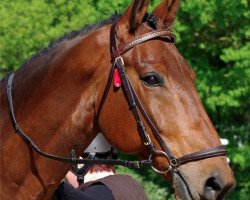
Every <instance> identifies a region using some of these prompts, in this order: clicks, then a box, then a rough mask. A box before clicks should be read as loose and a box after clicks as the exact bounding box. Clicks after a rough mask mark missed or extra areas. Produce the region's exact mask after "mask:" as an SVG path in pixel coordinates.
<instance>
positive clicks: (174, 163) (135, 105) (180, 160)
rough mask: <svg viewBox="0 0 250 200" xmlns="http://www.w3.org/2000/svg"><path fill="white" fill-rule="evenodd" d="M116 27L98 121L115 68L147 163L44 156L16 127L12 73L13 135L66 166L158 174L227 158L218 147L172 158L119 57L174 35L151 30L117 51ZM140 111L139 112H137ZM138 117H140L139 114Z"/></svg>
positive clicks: (72, 153) (9, 101)
mask: <svg viewBox="0 0 250 200" xmlns="http://www.w3.org/2000/svg"><path fill="white" fill-rule="evenodd" d="M115 26H116V22H115V23H113V24H112V27H111V31H110V44H111V58H112V67H111V69H110V74H109V77H108V81H107V84H106V88H105V89H104V92H103V96H102V99H101V101H100V104H99V107H98V111H97V115H96V117H97V119H99V116H100V113H101V110H102V108H103V105H104V103H105V100H106V98H107V95H108V91H109V89H110V87H111V83H112V79H113V74H114V71H115V69H117V70H118V72H119V75H120V78H121V82H122V87H123V89H124V90H123V91H124V95H125V96H126V99H127V101H128V105H129V108H130V110H131V111H132V114H133V116H134V119H135V121H136V123H137V130H138V133H139V135H140V137H141V139H142V141H143V143H144V145H145V146H147V147H148V149H149V152H150V156H149V158H148V160H141V161H126V160H112V159H107V160H105V159H94V160H92V159H77V158H76V155H75V151H74V150H72V151H71V157H61V156H57V155H53V154H49V153H46V152H44V151H42V150H40V149H39V148H38V147H37V145H36V144H35V143H34V142H33V141H32V140H31V139H30V138H29V137H28V136H27V135H26V134H25V132H23V131H22V129H21V128H20V127H19V125H18V123H17V121H16V118H15V114H14V107H13V98H12V82H13V78H14V74H11V75H10V76H9V78H8V83H7V98H8V106H9V113H10V116H11V121H12V125H13V127H14V129H15V132H16V133H18V134H19V136H20V137H21V138H22V139H23V140H24V141H25V142H26V143H27V144H28V145H30V147H31V148H32V149H33V150H35V151H36V152H37V153H39V154H40V155H42V156H44V157H46V158H49V159H53V160H57V161H62V162H67V163H72V164H73V165H76V164H110V165H121V166H124V167H130V168H141V167H152V169H153V170H154V171H156V172H158V173H162V174H165V173H168V172H169V171H170V172H172V173H174V172H175V170H176V169H177V168H178V167H179V166H180V165H183V164H185V163H188V162H192V161H197V160H201V159H206V158H210V157H216V156H225V155H226V149H225V147H224V146H217V147H213V148H209V149H206V150H202V151H198V152H194V153H191V154H187V155H184V156H182V157H175V156H174V155H173V154H172V152H171V150H170V148H169V147H168V145H167V143H165V142H164V140H163V139H162V137H161V135H160V134H159V132H158V130H157V129H156V127H155V126H154V124H153V123H152V121H151V119H150V118H149V116H148V114H147V113H146V111H145V109H144V107H143V105H142V103H141V102H140V99H139V98H138V96H137V94H136V92H135V90H134V88H133V86H132V84H131V82H130V81H129V78H128V75H127V74H126V70H125V66H124V61H123V58H122V57H121V55H122V54H124V53H126V52H127V51H128V50H130V49H131V48H133V47H134V46H136V45H138V44H141V43H144V42H146V41H148V40H151V39H160V38H165V39H168V40H169V41H172V42H173V39H174V38H175V35H174V33H173V32H172V31H170V30H164V29H163V30H155V31H151V32H149V33H146V34H144V35H142V36H140V37H138V38H136V39H134V40H132V41H131V42H129V43H127V44H125V45H124V46H122V47H121V48H118V46H117V43H116V40H117V38H116V32H115ZM139 112H140V113H139ZM140 114H141V115H140ZM141 116H142V117H143V118H144V120H145V121H146V123H147V125H148V126H149V128H150V129H151V132H152V133H153V136H154V138H155V139H156V140H157V142H158V143H159V144H160V146H161V148H162V150H157V149H156V148H155V145H154V144H153V143H152V141H151V138H150V136H149V134H148V132H147V130H146V128H145V126H144V124H143V121H142V119H141ZM157 156H158V157H165V158H166V159H167V160H168V162H169V166H168V168H167V169H166V170H159V169H157V168H156V167H155V166H154V165H153V159H154V158H155V157H157Z"/></svg>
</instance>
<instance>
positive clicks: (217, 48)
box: [0, 0, 250, 199]
mask: <svg viewBox="0 0 250 200" xmlns="http://www.w3.org/2000/svg"><path fill="white" fill-rule="evenodd" d="M159 2H160V0H153V1H151V7H150V10H152V9H153V7H155V5H157V4H158V3H159ZM129 3H130V0H114V1H107V0H72V1H67V0H44V1H35V0H21V1H19V0H12V1H9V0H8V1H7V0H1V1H0V76H3V75H4V74H5V73H6V72H9V71H13V70H16V69H17V68H19V66H20V65H21V63H22V62H24V61H25V60H26V59H28V58H29V57H30V56H31V55H32V54H34V53H35V52H37V51H38V50H39V49H41V48H43V47H45V46H47V45H48V44H49V43H50V42H51V41H52V40H55V39H57V38H59V37H60V36H62V35H63V34H64V33H65V32H69V31H71V30H74V29H79V28H81V27H82V26H83V25H84V24H88V23H93V22H95V21H99V20H103V19H105V18H107V17H108V16H109V15H111V14H112V13H113V12H114V11H115V10H117V11H118V12H119V11H123V10H124V9H125V8H126V6H127V5H128V4H129ZM249 21H250V9H249V1H248V0H238V1H231V0H220V1H219V0H210V1H206V0H182V4H181V8H180V11H179V13H178V17H177V21H176V27H175V32H176V35H177V47H178V49H179V50H180V52H181V53H182V55H183V56H184V57H185V58H186V59H187V61H188V62H189V64H190V65H191V66H192V67H193V69H194V70H195V71H196V74H197V81H196V85H197V88H198V90H199V93H200V96H201V97H202V100H203V103H204V105H205V107H206V110H207V112H208V114H209V116H210V117H211V119H212V121H213V122H214V124H215V126H216V128H217V130H218V132H219V133H220V135H221V137H223V138H228V139H229V141H230V144H229V146H228V150H229V154H228V155H229V158H230V160H231V162H230V164H231V166H232V168H233V170H234V173H235V176H236V180H237V186H236V188H235V190H234V192H233V193H232V194H231V195H230V196H229V197H228V199H236V198H238V199H248V198H249V194H250V173H249V170H250V156H249V155H250V125H249V121H250V112H249V111H250V109H249V104H250V98H249V97H250V89H249V88H250V87H249V86H250V41H249V39H250V24H249ZM118 171H119V172H126V173H130V174H131V175H132V176H133V177H135V178H136V179H138V180H139V181H141V182H142V183H143V185H144V187H145V189H146V191H147V194H148V195H149V197H150V199H158V198H159V199H164V197H165V194H166V193H167V192H168V191H169V186H167V184H166V183H164V182H163V180H162V179H161V178H160V177H159V175H156V174H155V173H153V172H152V171H149V170H144V171H136V170H128V169H124V168H119V169H118ZM158 194H159V195H158ZM159 196H161V197H159Z"/></svg>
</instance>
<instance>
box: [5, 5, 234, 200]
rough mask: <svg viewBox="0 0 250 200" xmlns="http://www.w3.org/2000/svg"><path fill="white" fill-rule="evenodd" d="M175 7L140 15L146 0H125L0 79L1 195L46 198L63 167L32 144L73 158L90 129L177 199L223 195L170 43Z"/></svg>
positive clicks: (216, 142)
mask: <svg viewBox="0 0 250 200" xmlns="http://www.w3.org/2000/svg"><path fill="white" fill-rule="evenodd" d="M179 4H180V2H179V0H163V1H162V2H161V3H160V4H159V5H158V6H157V7H156V8H155V9H154V10H153V11H152V12H151V13H150V14H149V13H147V10H148V6H149V0H133V1H132V2H131V4H130V5H129V6H128V8H127V9H126V10H125V12H124V13H123V14H118V15H115V16H112V17H110V18H109V19H107V20H104V21H102V22H100V23H96V24H94V25H92V26H87V27H85V28H83V29H81V30H79V31H78V32H72V33H70V34H68V35H67V36H65V37H64V38H63V39H59V40H58V41H55V42H53V43H52V44H51V45H50V46H49V47H48V48H45V49H43V50H41V51H40V52H39V53H37V54H36V55H34V56H33V57H31V58H30V59H29V60H28V61H27V62H26V63H24V64H23V65H22V66H21V67H20V68H19V69H18V70H17V71H16V72H15V74H14V75H11V76H6V77H5V78H4V79H3V80H2V81H1V84H0V98H1V139H0V142H1V150H0V151H1V165H0V167H1V170H0V176H1V183H0V188H1V196H0V197H1V199H3V200H5V199H10V198H11V199H25V200H26V199H50V198H52V194H53V192H54V190H55V189H56V187H57V185H58V184H59V183H60V181H61V180H62V179H63V177H64V175H65V174H66V172H67V171H68V170H69V169H70V167H71V164H70V163H64V162H59V161H55V160H53V159H47V158H44V156H43V155H40V154H38V153H37V152H36V151H35V150H36V149H35V147H39V148H40V149H42V150H43V151H44V152H50V153H52V154H56V155H60V156H64V155H68V154H69V152H70V150H72V149H75V154H76V155H77V156H78V155H80V154H81V153H82V151H83V150H84V149H85V148H86V147H87V146H88V145H89V144H90V143H91V141H92V140H93V139H94V137H95V136H96V135H97V133H98V132H102V133H103V135H104V136H105V138H106V139H107V140H108V141H109V142H110V144H112V145H113V146H114V147H115V148H116V149H118V150H119V151H122V152H124V153H127V154H134V155H137V156H138V157H139V158H140V159H145V158H149V159H148V161H149V162H150V164H151V165H152V168H153V169H154V170H155V171H157V172H159V173H161V175H162V177H163V178H164V179H165V180H166V181H168V182H171V183H172V185H173V188H174V190H175V198H176V199H207V200H215V199H223V198H224V197H225V196H226V194H227V193H228V192H229V191H230V190H231V189H232V188H233V186H234V184H235V180H234V175H233V172H232V170H231V168H230V167H229V165H228V163H227V159H226V156H225V152H226V151H225V148H224V147H223V146H221V142H220V139H219V137H218V134H217V132H216V130H215V128H214V126H213V125H212V123H211V121H210V119H209V117H208V115H207V114H206V111H205V109H204V107H203V105H202V102H201V100H200V98H199V96H198V92H197V90H196V88H195V84H194V82H195V73H194V71H193V70H192V69H191V68H190V67H189V65H188V64H187V62H186V61H185V59H184V58H183V57H182V56H181V55H180V53H179V52H178V50H177V48H176V46H175V44H174V40H175V36H174V33H173V31H172V29H173V24H174V21H175V16H176V13H177V11H178V8H179ZM190 34H192V33H190ZM6 87H7V88H8V89H7V90H6ZM7 97H8V98H7ZM13 126H14V127H13ZM15 132H16V133H15ZM22 133H26V134H27V135H26V136H27V137H28V138H31V140H32V142H29V140H27V137H24V135H22ZM20 136H21V137H20ZM33 143H34V144H35V145H33ZM31 144H32V145H31ZM34 146H35V147H34Z"/></svg>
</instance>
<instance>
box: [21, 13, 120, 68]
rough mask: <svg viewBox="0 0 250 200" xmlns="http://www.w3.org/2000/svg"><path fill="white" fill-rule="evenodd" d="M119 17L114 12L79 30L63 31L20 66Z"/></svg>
mask: <svg viewBox="0 0 250 200" xmlns="http://www.w3.org/2000/svg"><path fill="white" fill-rule="evenodd" d="M119 17H120V14H118V13H115V14H113V15H112V16H111V17H109V18H107V19H104V20H102V21H99V22H96V23H94V24H87V25H85V26H84V27H83V28H81V29H80V30H73V31H71V32H69V33H65V34H64V35H63V36H61V37H59V38H58V39H56V40H53V41H52V42H51V43H50V44H49V45H48V46H47V47H45V48H43V49H41V50H40V51H38V53H36V54H33V55H32V56H31V57H30V58H29V59H28V60H27V61H25V62H24V63H23V64H22V66H21V67H24V66H25V65H27V64H28V63H30V62H32V61H33V60H35V59H36V58H38V57H40V56H42V55H45V54H47V53H49V52H51V51H52V50H53V49H55V48H57V47H58V46H59V45H60V44H62V43H63V42H65V41H69V40H72V39H74V38H76V37H78V36H80V37H84V36H86V35H88V34H89V33H91V32H93V31H96V30H97V29H99V28H101V27H103V26H105V25H108V24H111V23H113V22H114V21H115V20H117V19H118V18H119Z"/></svg>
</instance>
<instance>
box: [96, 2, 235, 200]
mask: <svg viewBox="0 0 250 200" xmlns="http://www.w3.org/2000/svg"><path fill="white" fill-rule="evenodd" d="M148 5H149V0H138V1H133V2H132V3H131V5H130V6H129V7H128V8H127V10H126V11H125V13H124V14H123V15H122V16H121V17H120V18H119V19H118V21H117V22H116V25H115V27H113V29H114V32H115V33H114V35H115V36H113V37H114V38H113V40H115V42H116V43H117V49H116V51H115V50H114V49H113V51H112V48H113V46H112V44H111V53H113V54H116V55H114V56H113V57H112V58H111V59H113V60H114V59H115V61H113V62H116V61H117V59H120V60H122V61H121V63H122V62H124V63H122V64H121V65H123V64H124V66H125V70H126V74H127V76H128V80H129V81H130V83H129V84H131V86H132V87H133V88H134V91H135V93H136V94H137V96H138V99H139V100H140V101H141V104H142V105H143V107H144V109H145V111H146V113H147V115H148V117H149V119H150V121H151V122H152V123H153V124H154V127H153V128H156V129H157V131H158V133H159V134H160V136H161V138H162V139H161V140H162V141H163V143H165V144H167V146H168V149H169V150H167V151H171V156H172V155H174V156H173V159H175V158H178V157H185V155H187V154H191V156H189V157H192V156H194V154H195V152H199V153H198V154H202V155H203V153H204V152H206V149H209V151H210V150H211V148H212V150H214V148H215V147H217V146H219V145H221V142H220V139H219V137H218V134H217V132H216V130H215V128H214V126H213V125H212V123H211V121H210V119H209V117H208V115H207V114H206V111H205V109H204V107H203V105H202V102H201V100H200V98H199V96H198V92H197V90H196V88H195V73H194V71H193V70H192V69H191V68H190V67H189V65H188V64H187V62H186V61H185V59H184V58H183V57H182V56H181V54H180V53H179V52H178V50H177V48H176V46H175V44H174V42H173V41H174V36H173V35H172V34H171V31H172V27H173V23H174V20H175V16H176V13H177V10H178V7H179V1H178V0H172V1H169V0H164V1H163V2H162V3H161V4H159V5H158V6H157V7H156V8H155V10H154V11H153V12H152V13H151V14H150V15H149V14H147V13H146V12H147V8H148ZM146 18H148V19H146ZM158 30H159V31H160V30H168V31H170V32H169V33H170V34H169V35H167V37H154V38H151V39H149V40H148V39H145V36H146V37H147V36H149V35H147V33H150V32H153V31H155V32H156V31H158ZM159 31H158V32H157V33H159ZM155 32H154V33H155ZM111 34H112V32H111ZM141 36H142V37H141ZM150 36H151V35H150ZM111 37H112V35H111ZM135 38H139V39H137V40H136V39H135ZM144 39H145V40H147V41H145V42H144V41H143V42H138V41H141V40H144ZM111 40H112V38H111ZM129 41H131V43H129V44H128V45H127V46H129V45H131V46H133V48H128V50H124V49H126V48H127V46H126V44H127V43H128V42H129ZM111 42H112V41H111ZM124 45H125V46H124ZM120 56H121V57H122V58H121V57H120ZM122 84H123V83H122ZM126 90H130V89H128V88H125V87H124V85H123V87H122V88H116V87H112V86H111V87H110V88H109V92H108V94H107V97H106V99H105V103H103V102H102V103H103V107H102V109H101V112H100V116H98V117H99V118H98V125H99V128H100V130H101V131H102V132H103V133H104V135H105V137H106V138H107V139H108V140H109V142H110V143H111V144H113V145H114V146H115V147H116V148H118V149H119V150H121V151H123V152H126V153H133V154H137V155H139V156H140V157H142V158H145V157H146V158H147V157H149V156H150V150H149V149H148V148H147V146H145V145H144V141H143V140H142V138H141V137H140V134H138V132H137V129H138V126H137V125H138V123H137V122H138V120H135V119H134V117H133V115H132V112H131V111H132V109H133V108H131V105H130V102H129V101H130V100H129V99H130V97H128V96H126ZM124 94H125V95H124ZM132 95H133V92H132ZM135 98H136V97H135ZM100 99H101V95H100V96H99V102H101V100H100ZM102 103H101V104H102ZM129 107H130V109H129ZM98 115H99V113H98ZM142 115H143V114H141V113H139V117H141V118H143V116H142ZM137 118H138V117H137ZM142 121H143V122H144V124H148V123H147V122H146V121H147V119H145V118H144V119H143V120H142ZM146 129H147V130H148V134H149V138H150V139H151V140H152V143H153V145H154V146H155V147H156V148H157V149H160V151H159V152H158V154H157V153H156V155H153V158H152V157H151V158H152V159H153V163H154V169H155V170H156V171H158V172H162V176H163V177H164V178H165V179H166V180H168V181H172V182H173V186H174V188H175V195H176V198H177V199H222V198H223V197H224V196H225V195H226V193H227V192H228V191H229V190H230V189H231V188H232V187H233V185H234V178H233V173H232V170H231V169H230V167H229V165H228V163H227V160H226V157H225V156H222V155H221V156H211V157H210V156H208V157H203V158H202V156H201V155H199V159H197V160H195V159H194V160H190V161H188V162H185V163H184V164H182V165H180V166H178V167H177V168H176V169H175V170H173V171H174V173H173V171H172V173H171V172H170V171H168V170H166V169H167V168H168V166H170V165H171V164H172V163H171V160H170V159H169V158H167V157H168V156H167V155H165V154H164V153H162V150H163V147H162V146H163V145H162V144H160V143H161V142H159V140H157V139H156V138H155V134H153V133H152V132H153V131H152V127H150V125H146ZM201 151H202V153H201ZM206 153H207V152H206ZM151 156H152V155H151ZM185 159H186V157H185Z"/></svg>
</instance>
